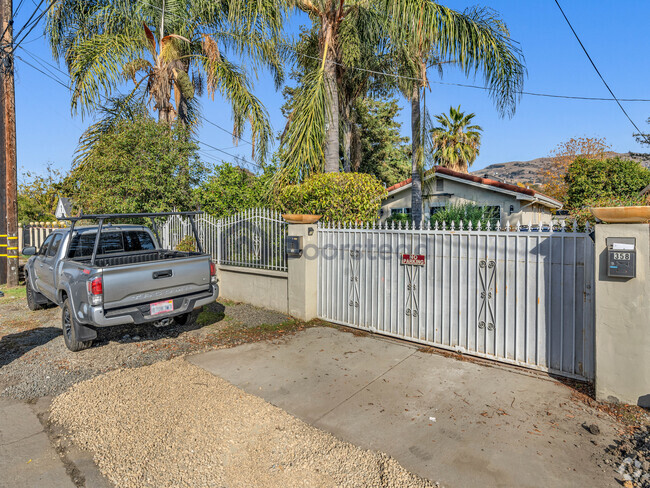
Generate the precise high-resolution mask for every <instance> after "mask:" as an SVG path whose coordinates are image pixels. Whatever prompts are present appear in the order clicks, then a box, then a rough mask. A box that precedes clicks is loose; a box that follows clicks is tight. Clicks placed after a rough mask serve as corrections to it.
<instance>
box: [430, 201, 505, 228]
mask: <svg viewBox="0 0 650 488" xmlns="http://www.w3.org/2000/svg"><path fill="white" fill-rule="evenodd" d="M429 220H430V222H431V227H435V225H436V222H438V226H440V225H442V223H443V222H445V223H446V224H447V226H449V225H451V223H452V222H453V223H454V226H455V227H458V226H460V222H461V220H462V221H463V226H465V227H467V224H468V223H469V222H471V223H472V227H473V228H474V229H475V228H476V227H477V226H478V224H479V222H480V223H481V227H483V228H485V227H486V226H487V224H488V222H489V223H490V224H492V225H496V223H497V222H498V221H499V220H500V215H495V214H494V213H493V211H492V210H491V209H490V208H489V207H480V206H478V205H474V204H471V203H466V204H463V203H459V204H453V203H452V204H450V205H447V206H445V207H443V208H442V209H440V210H438V211H437V212H436V213H435V214H433V215H432V216H431V218H430V219H429Z"/></svg>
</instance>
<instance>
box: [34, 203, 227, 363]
mask: <svg viewBox="0 0 650 488" xmlns="http://www.w3.org/2000/svg"><path fill="white" fill-rule="evenodd" d="M196 214H197V212H167V213H158V214H120V215H85V216H81V217H75V218H72V219H69V220H71V221H72V225H71V226H70V227H69V228H63V229H57V230H55V231H54V232H52V234H50V235H49V236H48V238H47V239H46V240H45V241H44V242H43V245H42V246H41V247H40V249H38V250H37V249H36V248H35V247H26V248H24V249H23V251H22V252H23V254H25V255H31V257H30V258H29V261H27V264H26V265H25V284H26V289H27V303H28V306H29V308H30V309H31V310H36V309H38V308H40V307H42V306H44V305H46V304H48V303H50V302H52V303H55V304H57V305H58V306H60V307H61V308H62V314H61V316H62V318H61V321H62V327H63V338H64V341H65V345H66V346H67V347H68V349H70V350H71V351H81V350H83V349H86V348H88V347H90V346H91V344H92V341H93V340H94V339H95V338H96V337H97V328H98V327H108V326H112V325H121V324H142V323H153V324H154V325H156V326H161V325H168V324H171V323H172V321H176V322H178V323H185V322H186V321H187V320H188V319H189V318H190V316H191V313H192V311H193V310H194V309H196V308H199V307H202V306H203V305H207V304H209V303H213V302H214V301H215V300H216V299H217V296H218V294H219V288H218V286H217V278H216V268H215V265H214V263H213V262H212V261H211V259H210V256H209V255H208V254H204V253H203V252H202V249H201V244H200V241H199V238H198V235H197V233H196V227H195V225H194V221H193V216H194V215H196ZM168 215H183V216H186V217H188V218H189V220H190V222H191V223H192V228H193V230H194V234H195V239H196V247H197V249H198V252H194V251H192V252H183V251H174V250H166V249H161V247H160V245H159V239H157V237H156V234H157V233H156V232H155V229H156V227H155V218H156V217H161V216H168ZM145 217H149V218H151V222H152V223H153V225H152V228H153V229H154V231H153V232H152V230H150V229H149V228H148V227H146V226H143V225H119V224H112V223H107V221H113V220H115V219H116V218H145ZM90 219H97V220H98V225H96V226H91V227H77V226H76V225H75V224H76V223H77V222H78V221H79V220H90Z"/></svg>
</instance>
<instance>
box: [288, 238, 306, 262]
mask: <svg viewBox="0 0 650 488" xmlns="http://www.w3.org/2000/svg"><path fill="white" fill-rule="evenodd" d="M286 244H287V256H292V257H298V258H299V257H300V256H302V236H287V240H286Z"/></svg>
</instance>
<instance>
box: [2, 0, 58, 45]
mask: <svg viewBox="0 0 650 488" xmlns="http://www.w3.org/2000/svg"><path fill="white" fill-rule="evenodd" d="M44 1H45V0H41V1H40V2H39V4H38V5H37V6H36V8H35V9H34V11H33V12H32V14H31V15H30V16H29V18H28V19H27V22H25V25H23V26H22V27H21V28H20V30H19V31H18V32H17V33H16V35H15V36H14V40H15V39H17V38H18V36H20V34H21V33H22V32H23V31H24V30H25V28H27V26H28V25H29V23H30V22H31V21H32V19H33V18H34V15H36V14H37V13H38V12H39V7H40V6H41V5H42V4H43V2H44ZM53 3H54V2H53ZM12 21H13V18H12ZM3 37H4V35H3Z"/></svg>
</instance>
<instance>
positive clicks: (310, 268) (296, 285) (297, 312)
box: [287, 224, 318, 321]
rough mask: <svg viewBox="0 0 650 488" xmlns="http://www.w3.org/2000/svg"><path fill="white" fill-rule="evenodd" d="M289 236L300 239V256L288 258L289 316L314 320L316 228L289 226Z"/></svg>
mask: <svg viewBox="0 0 650 488" xmlns="http://www.w3.org/2000/svg"><path fill="white" fill-rule="evenodd" d="M288 235H289V236H295V237H302V255H301V256H289V257H288V262H287V264H288V271H289V274H288V279H289V280H288V283H287V285H288V298H289V315H291V316H293V317H296V318H297V319H300V320H305V321H307V320H311V319H313V318H316V306H317V299H318V295H317V290H318V227H317V226H316V224H289V229H288Z"/></svg>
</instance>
